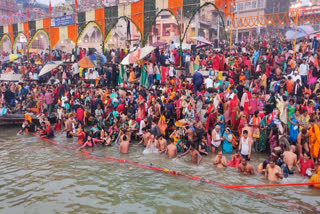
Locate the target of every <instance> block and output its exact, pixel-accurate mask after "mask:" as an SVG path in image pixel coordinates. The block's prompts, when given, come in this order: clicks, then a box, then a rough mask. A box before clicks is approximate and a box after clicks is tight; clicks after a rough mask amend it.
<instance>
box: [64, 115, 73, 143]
mask: <svg viewBox="0 0 320 214" xmlns="http://www.w3.org/2000/svg"><path fill="white" fill-rule="evenodd" d="M72 123H73V114H70V115H69V118H68V120H66V123H65V128H64V129H63V131H62V132H66V133H67V138H71V137H72V135H71V133H72Z"/></svg>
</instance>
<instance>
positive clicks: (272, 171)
mask: <svg viewBox="0 0 320 214" xmlns="http://www.w3.org/2000/svg"><path fill="white" fill-rule="evenodd" d="M265 178H268V180H269V181H273V182H277V181H278V180H279V178H280V179H282V178H283V176H282V172H281V168H280V167H279V166H278V165H276V163H275V162H274V160H273V158H270V159H269V163H268V165H267V167H266V171H265V173H264V176H263V177H262V179H265Z"/></svg>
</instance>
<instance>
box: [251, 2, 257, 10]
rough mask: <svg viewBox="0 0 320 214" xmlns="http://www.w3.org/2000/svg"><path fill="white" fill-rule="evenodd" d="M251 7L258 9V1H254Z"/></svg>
mask: <svg viewBox="0 0 320 214" xmlns="http://www.w3.org/2000/svg"><path fill="white" fill-rule="evenodd" d="M251 7H252V9H256V8H257V1H252V5H251Z"/></svg>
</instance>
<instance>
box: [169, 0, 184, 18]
mask: <svg viewBox="0 0 320 214" xmlns="http://www.w3.org/2000/svg"><path fill="white" fill-rule="evenodd" d="M182 6H183V2H182V0H169V1H168V9H169V10H170V11H171V12H172V13H173V14H174V15H175V16H176V15H177V11H178V10H181V9H182Z"/></svg>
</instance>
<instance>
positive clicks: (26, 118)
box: [24, 114, 32, 123]
mask: <svg viewBox="0 0 320 214" xmlns="http://www.w3.org/2000/svg"><path fill="white" fill-rule="evenodd" d="M26 121H29V122H30V123H31V122H32V118H31V116H30V115H29V114H25V115H24V122H26Z"/></svg>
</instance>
